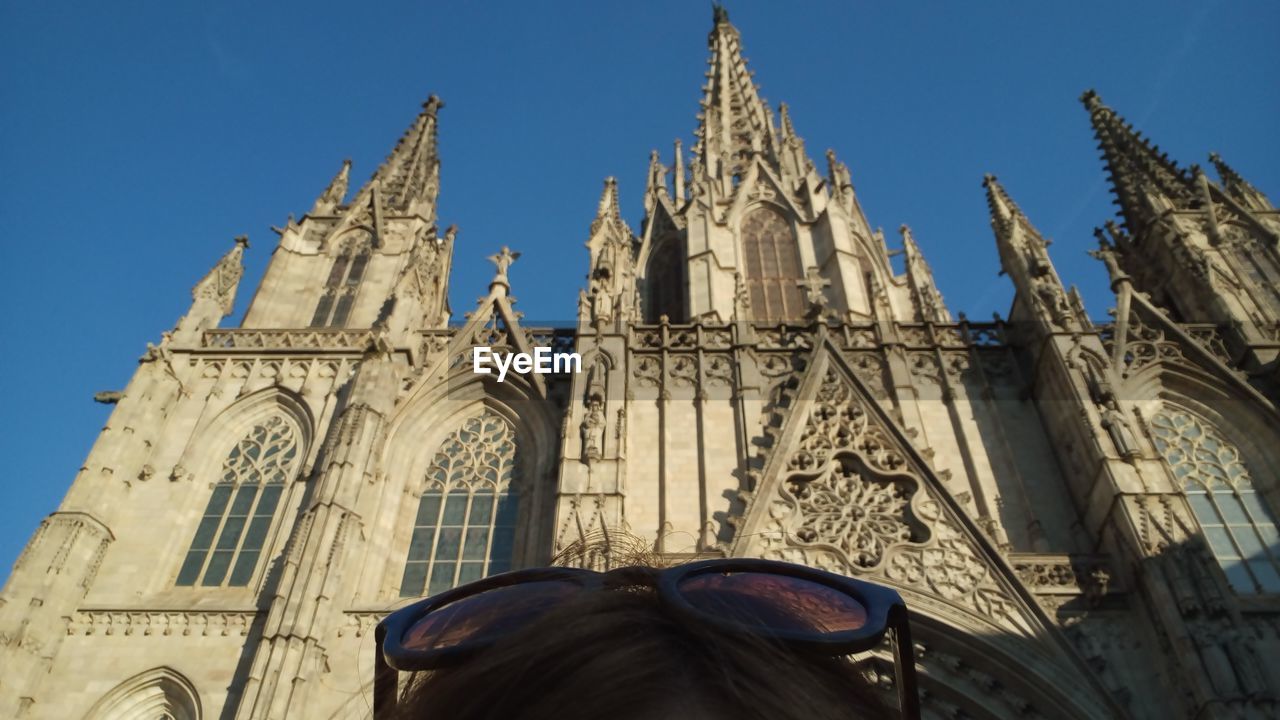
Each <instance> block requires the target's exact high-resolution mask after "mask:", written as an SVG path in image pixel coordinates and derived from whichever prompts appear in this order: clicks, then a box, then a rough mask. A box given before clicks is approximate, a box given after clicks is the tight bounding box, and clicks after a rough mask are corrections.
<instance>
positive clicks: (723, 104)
mask: <svg viewBox="0 0 1280 720" xmlns="http://www.w3.org/2000/svg"><path fill="white" fill-rule="evenodd" d="M713 8H714V10H713V19H714V21H715V26H714V27H713V28H712V29H711V34H710V35H708V37H707V45H708V46H709V48H710V49H711V58H710V59H709V60H708V61H707V64H708V65H709V66H710V69H709V70H708V72H707V79H708V82H707V84H706V85H705V86H703V89H704V90H705V94H704V96H703V99H702V112H701V113H699V116H698V117H699V120H700V123H699V127H698V130H697V133H696V134H697V136H698V146H697V148H695V153H696V154H697V155H698V156H699V157H700V158H701V161H702V167H703V168H705V169H706V171H707V172H708V173H709V174H710V175H712V176H713V177H721V178H724V177H726V176H730V175H733V174H735V173H740V172H741V171H742V169H743V168H744V167H745V166H746V162H747V160H748V159H749V158H750V157H751V155H752V154H753V153H755V152H764V153H766V155H767V156H769V157H773V156H775V155H776V153H775V151H774V131H773V121H772V117H771V115H770V113H769V109H768V107H767V106H765V104H764V102H763V101H761V99H760V95H759V92H758V91H757V89H756V86H755V83H754V82H753V81H752V79H751V71H750V70H748V69H747V63H746V60H745V59H744V58H743V57H742V39H741V37H739V35H738V29H737V28H735V27H734V26H733V25H732V24H730V22H729V13H728V11H726V10H725V9H724V8H723V7H721V6H719V5H715V6H713Z"/></svg>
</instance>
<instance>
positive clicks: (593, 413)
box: [580, 396, 605, 463]
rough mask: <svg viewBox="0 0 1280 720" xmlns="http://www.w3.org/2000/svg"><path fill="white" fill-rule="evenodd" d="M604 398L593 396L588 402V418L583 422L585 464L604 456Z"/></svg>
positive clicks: (581, 430) (583, 456) (583, 455)
mask: <svg viewBox="0 0 1280 720" xmlns="http://www.w3.org/2000/svg"><path fill="white" fill-rule="evenodd" d="M604 426H605V420H604V398H601V397H597V396H593V397H592V398H591V399H590V400H588V401H587V416H586V417H585V418H583V420H582V427H581V428H580V432H581V434H582V458H583V460H584V461H585V462H588V463H590V462H592V461H594V460H599V459H600V458H601V457H603V455H604V430H605V427H604Z"/></svg>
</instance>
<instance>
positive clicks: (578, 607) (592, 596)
mask: <svg viewBox="0 0 1280 720" xmlns="http://www.w3.org/2000/svg"><path fill="white" fill-rule="evenodd" d="M895 716H896V713H894V712H891V711H889V710H888V709H887V706H886V705H885V704H884V703H883V702H882V700H881V698H880V695H879V693H878V692H877V690H876V689H875V688H873V687H872V686H871V685H870V684H869V683H868V682H867V681H866V680H864V679H863V675H862V672H861V671H860V670H859V668H857V667H856V666H855V665H854V664H853V663H852V662H851V661H849V660H848V659H845V658H833V657H826V656H821V655H815V654H809V653H806V652H803V651H799V650H796V649H794V648H791V647H788V646H785V645H783V644H781V643H779V642H776V641H773V640H770V639H768V638H765V637H760V636H757V635H753V634H748V633H735V632H727V631H725V630H723V629H720V628H718V627H715V626H714V625H713V624H711V623H706V622H698V621H697V620H696V619H692V618H690V617H689V616H687V615H683V614H680V613H675V612H672V611H671V609H670V608H668V607H665V606H664V604H663V603H662V602H661V600H660V599H659V596H658V593H657V592H655V591H654V590H653V589H652V588H649V587H643V586H638V587H629V588H625V589H618V590H600V591H595V592H586V593H583V594H581V595H580V596H578V597H574V598H571V599H568V600H566V601H565V602H563V603H561V604H559V605H558V606H557V607H555V608H554V609H552V610H550V611H548V612H547V613H546V614H544V615H542V616H540V617H539V618H538V619H537V620H535V621H533V622H531V623H530V624H528V625H526V626H524V627H521V628H519V629H518V630H515V631H513V632H511V633H510V634H507V635H505V636H503V637H501V639H499V640H498V641H497V642H496V643H495V644H494V645H492V646H491V647H488V648H486V649H485V650H483V651H481V652H478V653H477V654H475V655H474V656H473V657H471V658H469V659H468V660H467V661H466V662H464V663H462V664H460V665H458V666H456V667H451V668H449V669H446V670H436V671H431V672H424V673H419V674H417V675H416V676H414V677H413V679H412V680H411V681H410V682H409V683H408V685H407V687H406V689H405V691H404V694H403V696H402V699H401V701H400V703H399V707H398V711H397V713H396V715H395V717H396V718H402V719H405V720H407V719H409V718H413V719H419V718H426V719H428V720H435V718H449V719H450V720H499V719H501V720H511V719H513V718H520V719H522V720H542V719H544V718H545V719H546V720H551V719H553V718H554V719H555V720H577V719H578V718H582V719H583V720H585V719H587V718H590V719H592V720H598V719H604V720H661V719H664V718H691V719H694V720H722V719H723V720H731V719H732V720H738V719H744V718H745V719H752V718H761V719H763V718H769V719H770V720H788V719H789V718H795V719H796V720H799V719H800V718H804V719H805V720H836V719H837V718H838V719H839V720H848V719H849V718H882V717H895Z"/></svg>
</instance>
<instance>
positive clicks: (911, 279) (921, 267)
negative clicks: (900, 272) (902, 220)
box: [898, 225, 951, 323]
mask: <svg viewBox="0 0 1280 720" xmlns="http://www.w3.org/2000/svg"><path fill="white" fill-rule="evenodd" d="M898 231H899V232H900V233H902V252H903V255H904V256H905V260H906V266H907V283H908V284H909V285H910V286H911V294H912V298H913V299H914V300H915V304H916V308H917V309H918V310H919V312H920V319H921V320H922V321H924V322H938V323H949V322H951V312H950V311H949V310H947V304H946V302H944V301H943V299H942V293H941V292H939V291H938V286H937V284H936V283H935V282H934V280H933V269H932V268H930V267H929V263H928V262H927V261H926V260H925V259H924V254H923V253H921V252H920V246H919V245H917V244H916V239H915V237H914V236H913V235H912V234H911V228H909V227H907V226H906V225H903V226H902V227H900V228H898Z"/></svg>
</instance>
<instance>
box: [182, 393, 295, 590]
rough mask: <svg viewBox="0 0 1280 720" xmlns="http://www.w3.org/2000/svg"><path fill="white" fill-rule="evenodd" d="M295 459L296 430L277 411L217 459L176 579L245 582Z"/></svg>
mask: <svg viewBox="0 0 1280 720" xmlns="http://www.w3.org/2000/svg"><path fill="white" fill-rule="evenodd" d="M297 461H298V442H297V440H296V433H294V430H293V426H292V425H290V424H289V423H287V422H285V420H284V418H282V417H280V416H279V415H275V416H272V417H271V418H269V419H268V420H266V421H264V422H262V423H259V424H258V425H255V426H254V428H253V429H252V430H250V431H249V434H248V435H246V436H245V437H244V438H243V439H242V440H240V442H238V443H236V446H235V447H234V448H232V449H231V453H230V454H229V455H228V456H227V459H226V461H224V462H223V463H222V477H221V478H219V480H218V483H217V484H216V485H214V488H213V494H212V495H210V496H209V504H208V505H207V506H205V509H204V517H203V518H202V519H201V520H200V525H199V526H197V528H196V536H195V538H193V539H192V540H191V549H190V550H188V551H187V559H186V561H185V562H183V563H182V569H181V570H179V571H178V582H177V584H178V585H196V584H199V585H209V586H217V585H231V586H244V585H248V584H249V581H250V580H251V579H252V578H253V571H254V570H255V569H256V568H257V566H258V558H259V556H260V555H261V554H262V547H263V543H264V542H265V541H266V538H267V533H268V531H270V530H271V522H272V520H273V519H274V518H275V512H276V506H278V505H279V504H280V496H281V495H283V494H284V491H285V486H286V483H287V482H288V481H289V478H291V477H293V474H294V469H295V468H296V467H297V464H298V462H297Z"/></svg>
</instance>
